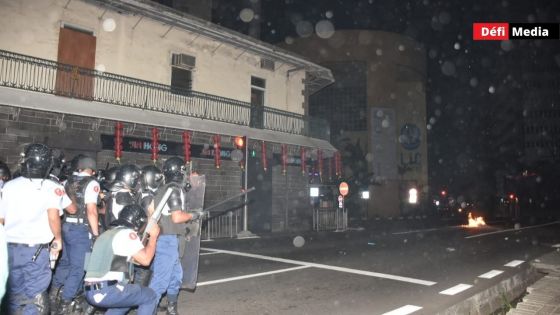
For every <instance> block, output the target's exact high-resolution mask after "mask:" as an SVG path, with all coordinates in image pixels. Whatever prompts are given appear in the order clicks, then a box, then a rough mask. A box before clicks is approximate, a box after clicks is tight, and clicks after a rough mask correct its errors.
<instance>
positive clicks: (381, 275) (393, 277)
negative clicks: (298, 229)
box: [201, 247, 437, 286]
mask: <svg viewBox="0 0 560 315" xmlns="http://www.w3.org/2000/svg"><path fill="white" fill-rule="evenodd" d="M201 249H202V250H206V251H211V252H221V253H224V254H230V255H236V256H243V257H249V258H255V259H264V260H270V261H276V262H281V263H286V264H292V265H300V266H309V267H315V268H320V269H327V270H334V271H340V272H346V273H353V274H358V275H363V276H369V277H376V278H383V279H391V280H396V281H402V282H408V283H415V284H421V285H426V286H431V285H434V284H436V283H437V282H433V281H427V280H421V279H415V278H409V277H401V276H396V275H390V274H385V273H379V272H372V271H366V270H359V269H351V268H345V267H337V266H331V265H323V264H316V263H310V262H305V261H299V260H292V259H284V258H278V257H271V256H264V255H257V254H249V253H242V252H234V251H230V250H223V249H215V248H207V247H205V248H201Z"/></svg>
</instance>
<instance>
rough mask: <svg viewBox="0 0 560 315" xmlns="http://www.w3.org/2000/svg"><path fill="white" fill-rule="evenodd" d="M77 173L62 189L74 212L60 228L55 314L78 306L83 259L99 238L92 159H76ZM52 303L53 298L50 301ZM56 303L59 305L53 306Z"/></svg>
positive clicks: (54, 287)
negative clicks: (57, 293) (59, 289)
mask: <svg viewBox="0 0 560 315" xmlns="http://www.w3.org/2000/svg"><path fill="white" fill-rule="evenodd" d="M76 169H77V170H76V171H77V172H74V175H72V176H71V177H70V178H68V180H67V182H66V185H65V190H66V192H67V193H68V195H69V196H70V198H71V199H72V203H73V205H74V206H75V207H76V209H77V211H76V212H75V214H72V213H66V215H65V217H64V223H63V225H62V237H63V242H64V248H65V251H64V252H63V257H62V259H61V261H60V262H59V264H58V267H57V268H56V272H55V276H54V279H53V284H52V287H51V292H53V290H54V292H56V291H58V288H60V287H61V286H64V289H63V290H62V292H61V293H60V295H61V298H62V300H61V303H60V305H59V307H58V310H56V311H55V314H61V315H62V314H66V313H68V312H69V311H71V309H72V308H76V307H78V308H79V307H80V306H79V303H78V302H74V306H73V307H71V304H72V303H73V301H74V299H75V298H76V297H77V296H78V293H79V291H80V288H81V285H82V279H83V277H84V259H85V256H86V253H88V252H90V251H91V246H92V241H93V240H95V238H97V237H98V236H99V222H98V215H97V202H98V197H99V191H100V187H99V183H98V182H97V181H96V180H95V178H94V177H93V175H94V173H95V171H96V169H97V165H96V162H95V160H94V159H93V158H91V157H88V156H85V155H81V156H80V157H79V158H78V159H77V163H76ZM51 300H52V299H51ZM56 304H58V303H56Z"/></svg>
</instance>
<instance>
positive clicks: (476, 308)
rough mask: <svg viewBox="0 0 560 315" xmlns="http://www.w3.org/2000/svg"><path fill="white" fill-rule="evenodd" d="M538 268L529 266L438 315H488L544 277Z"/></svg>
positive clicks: (437, 314)
mask: <svg viewBox="0 0 560 315" xmlns="http://www.w3.org/2000/svg"><path fill="white" fill-rule="evenodd" d="M542 276H543V275H542V274H540V273H539V272H538V271H537V269H535V268H534V267H533V266H530V267H528V268H527V269H525V270H523V271H522V272H520V273H518V274H516V275H514V276H512V277H510V278H508V279H504V280H502V281H501V282H499V283H497V284H495V285H493V286H491V287H490V288H488V289H486V290H484V291H481V292H479V293H477V294H475V295H473V296H471V297H469V298H467V299H466V300H463V301H461V302H459V303H457V304H455V305H453V306H451V307H449V308H447V309H446V310H444V311H441V312H438V313H436V315H464V314H471V315H487V314H492V313H493V312H495V311H497V310H499V309H500V308H501V307H503V305H504V302H505V300H507V301H508V302H510V301H513V300H515V299H516V298H518V297H520V296H521V295H523V293H525V290H526V289H527V287H528V286H529V285H531V284H532V283H535V282H536V281H537V280H538V279H540V278H542Z"/></svg>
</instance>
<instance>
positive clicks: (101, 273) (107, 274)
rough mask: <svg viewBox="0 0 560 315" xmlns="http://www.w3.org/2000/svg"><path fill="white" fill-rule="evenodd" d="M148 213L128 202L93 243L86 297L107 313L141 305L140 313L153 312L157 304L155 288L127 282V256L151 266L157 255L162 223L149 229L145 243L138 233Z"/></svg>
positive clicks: (86, 279)
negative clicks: (111, 223) (146, 242)
mask: <svg viewBox="0 0 560 315" xmlns="http://www.w3.org/2000/svg"><path fill="white" fill-rule="evenodd" d="M146 219H147V217H146V214H145V213H144V210H143V209H142V207H140V206H139V205H135V204H133V205H127V206H125V207H124V208H123V209H122V210H121V211H120V212H119V217H118V219H117V220H116V221H115V222H113V225H112V228H111V229H109V230H108V231H106V232H104V233H103V234H101V236H100V237H99V238H98V239H97V241H96V242H95V244H94V246H93V251H92V253H91V258H90V260H89V263H88V266H87V268H86V277H85V279H84V290H85V294H86V299H87V301H88V302H89V303H90V304H92V305H94V306H96V307H101V308H107V313H106V314H117V313H118V314H125V313H126V312H127V311H128V309H129V308H130V307H133V306H138V313H137V314H138V315H152V314H154V313H155V308H156V305H157V295H156V294H155V292H154V291H153V290H152V289H150V288H148V287H144V286H141V285H139V284H136V283H135V284H131V283H129V282H128V279H129V275H128V273H127V272H128V270H129V268H128V264H127V262H128V259H129V258H130V257H132V259H133V260H134V261H135V262H137V263H139V264H141V265H143V266H148V265H149V264H150V262H151V260H152V258H153V257H154V252H155V247H156V239H157V238H158V235H159V227H158V225H157V224H154V225H153V227H152V228H151V229H150V231H148V233H149V235H150V237H149V240H148V244H147V245H146V247H144V245H143V244H142V242H141V241H140V238H139V237H138V234H137V233H140V232H141V230H142V229H143V228H144V227H145V223H146Z"/></svg>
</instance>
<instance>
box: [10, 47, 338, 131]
mask: <svg viewBox="0 0 560 315" xmlns="http://www.w3.org/2000/svg"><path fill="white" fill-rule="evenodd" d="M0 86H5V87H10V88H16V89H23V90H29V91H35V92H40V93H46V94H53V95H57V96H62V97H68V98H75V99H80V100H86V101H92V102H93V101H95V102H102V103H108V104H113V105H116V106H122V107H128V108H131V109H132V108H133V109H141V110H148V111H154V112H161V113H168V114H173V115H178V116H186V117H193V118H199V119H204V120H212V121H217V122H223V123H229V124H235V125H240V126H246V127H250V128H254V129H265V130H271V131H277V132H283V133H288V134H294V135H300V136H306V137H311V138H317V139H322V140H327V141H328V140H329V138H330V128H329V124H328V123H327V121H325V120H323V119H320V118H314V117H309V116H304V115H299V114H295V113H291V112H287V111H282V110H278V109H275V108H271V107H266V106H265V107H262V108H255V107H252V106H251V104H250V103H246V102H242V101H238V100H234V99H229V98H224V97H220V96H216V95H211V94H206V93H201V92H196V91H191V90H182V89H178V88H177V87H171V86H169V85H163V84H159V83H155V82H149V81H144V80H139V79H135V78H130V77H126V76H121V75H117V74H112V73H107V72H100V71H96V70H91V69H84V68H79V67H75V66H71V65H67V64H61V63H57V62H54V61H51V60H46V59H40V58H35V57H30V56H26V55H21V54H17V53H13V52H9V51H4V50H0ZM255 119H258V121H255Z"/></svg>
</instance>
